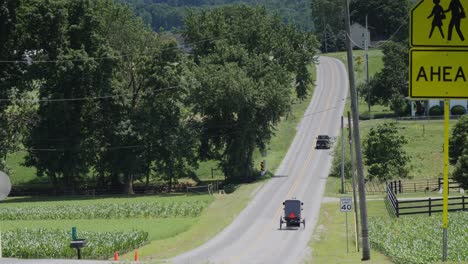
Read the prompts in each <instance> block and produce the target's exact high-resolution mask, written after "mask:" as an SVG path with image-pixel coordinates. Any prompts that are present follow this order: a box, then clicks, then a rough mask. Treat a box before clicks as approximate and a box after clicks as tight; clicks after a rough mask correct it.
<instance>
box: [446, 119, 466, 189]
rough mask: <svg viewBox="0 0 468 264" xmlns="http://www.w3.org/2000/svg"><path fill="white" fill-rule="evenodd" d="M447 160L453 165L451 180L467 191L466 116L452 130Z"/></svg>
mask: <svg viewBox="0 0 468 264" xmlns="http://www.w3.org/2000/svg"><path fill="white" fill-rule="evenodd" d="M449 159H450V162H451V163H452V164H455V170H454V171H453V173H452V178H453V179H454V180H456V181H457V182H459V183H460V185H461V186H462V188H464V189H468V115H464V116H462V117H461V118H460V119H459V120H458V122H457V123H456V124H455V126H454V128H453V129H452V134H451V136H450V138H449Z"/></svg>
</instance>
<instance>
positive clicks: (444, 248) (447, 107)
mask: <svg viewBox="0 0 468 264" xmlns="http://www.w3.org/2000/svg"><path fill="white" fill-rule="evenodd" d="M444 105H445V107H444V117H445V118H444V119H445V121H444V184H443V188H444V190H443V194H444V201H443V206H442V229H443V234H442V261H443V262H445V261H447V229H448V187H449V186H448V173H449V164H448V160H449V153H448V152H449V121H450V113H449V112H450V101H449V99H445V102H444Z"/></svg>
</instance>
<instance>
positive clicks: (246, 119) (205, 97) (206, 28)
mask: <svg viewBox="0 0 468 264" xmlns="http://www.w3.org/2000/svg"><path fill="white" fill-rule="evenodd" d="M185 25H186V27H185V29H184V35H185V36H186V38H187V39H188V41H189V42H191V43H194V45H193V46H192V47H193V56H194V62H195V72H196V73H197V76H199V77H200V79H199V80H200V84H199V86H198V87H197V88H195V93H194V94H192V100H191V105H192V107H193V108H192V109H193V111H194V113H195V114H197V115H199V116H200V120H199V122H200V126H201V127H202V129H203V131H202V139H201V151H200V153H201V155H202V157H211V158H217V159H219V160H220V161H221V165H222V167H223V170H224V173H225V175H227V176H228V178H230V179H232V180H234V181H239V180H241V181H246V180H247V181H248V180H251V177H252V175H253V174H252V172H253V166H252V155H253V151H254V149H255V147H259V148H260V149H264V148H265V146H266V144H267V143H268V141H269V139H270V138H271V136H272V134H273V133H274V127H275V125H276V124H277V122H278V121H279V120H280V118H281V116H283V115H284V114H285V113H286V112H287V111H288V110H289V106H290V104H291V101H292V98H293V90H292V89H291V85H290V84H291V83H292V82H293V81H294V79H292V78H291V76H294V75H295V76H296V82H297V86H296V95H297V97H299V98H304V97H305V96H307V94H308V88H307V87H308V86H309V85H310V84H311V81H312V80H311V79H310V77H308V74H306V73H305V71H307V67H306V66H307V65H308V64H310V63H312V62H313V61H314V55H315V49H316V47H317V44H316V42H315V38H313V36H312V35H310V34H305V33H302V34H301V33H299V32H298V31H296V30H295V29H294V28H293V27H291V26H287V25H282V24H281V23H280V20H279V18H278V17H271V16H269V15H268V14H267V12H266V10H265V9H264V8H251V7H248V6H229V7H222V8H219V9H214V10H211V11H203V12H201V13H195V12H193V13H190V14H189V15H188V17H187V19H186V23H185Z"/></svg>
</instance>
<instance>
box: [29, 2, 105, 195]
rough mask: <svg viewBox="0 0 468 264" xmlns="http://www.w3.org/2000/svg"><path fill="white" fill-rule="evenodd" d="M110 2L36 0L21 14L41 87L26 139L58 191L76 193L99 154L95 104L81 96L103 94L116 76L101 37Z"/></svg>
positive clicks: (32, 72)
mask: <svg viewBox="0 0 468 264" xmlns="http://www.w3.org/2000/svg"><path fill="white" fill-rule="evenodd" d="M105 2H106V1H104V0H103V1H90V0H82V1H72V2H66V3H65V2H60V1H45V2H43V1H31V2H28V4H27V5H25V6H23V9H22V10H23V12H24V13H22V14H21V17H22V19H24V24H23V25H22V26H24V27H25V28H28V29H29V31H27V33H28V34H27V36H28V37H27V40H29V41H28V45H29V46H25V49H26V50H29V51H35V52H34V54H35V55H34V56H33V62H34V61H35V60H38V61H41V60H47V61H55V62H54V63H47V64H45V63H33V64H32V65H31V66H30V67H29V68H28V71H27V75H28V76H29V77H28V80H29V82H30V86H34V84H37V85H38V88H37V89H38V93H39V98H43V99H46V100H41V101H40V103H39V109H38V115H39V118H38V121H37V123H35V124H34V125H33V126H32V127H31V129H30V133H29V134H28V138H26V139H25V142H24V145H25V146H27V147H28V148H29V151H28V155H27V157H26V161H25V163H26V165H28V166H34V167H36V168H37V170H38V174H39V175H47V176H48V177H49V178H50V181H51V182H52V183H53V184H54V187H56V189H63V190H64V191H65V192H66V193H72V192H74V191H76V190H77V189H78V188H79V187H80V184H81V183H82V182H83V181H82V180H81V179H83V178H84V176H85V175H86V174H87V173H88V171H89V167H90V163H91V160H92V158H93V157H94V151H93V145H92V144H90V143H91V141H90V140H89V139H90V138H91V134H92V133H93V131H92V130H90V129H88V128H89V127H88V124H89V121H90V120H92V119H93V116H92V115H89V113H90V112H92V111H91V109H93V107H94V102H90V101H89V100H81V99H78V100H77V98H85V97H89V96H92V95H96V94H100V92H99V90H100V89H101V85H102V84H104V83H106V82H107V83H108V82H110V81H111V77H112V75H111V74H109V73H108V71H107V70H105V69H104V68H102V67H101V66H102V65H106V63H108V62H109V61H110V60H108V61H106V62H103V61H105V60H97V59H95V58H102V57H104V56H106V55H107V51H108V50H107V47H106V45H105V39H103V38H101V36H100V34H99V30H100V29H101V28H102V27H101V22H102V21H101V19H100V16H101V11H102V10H103V9H100V7H101V4H102V3H105Z"/></svg>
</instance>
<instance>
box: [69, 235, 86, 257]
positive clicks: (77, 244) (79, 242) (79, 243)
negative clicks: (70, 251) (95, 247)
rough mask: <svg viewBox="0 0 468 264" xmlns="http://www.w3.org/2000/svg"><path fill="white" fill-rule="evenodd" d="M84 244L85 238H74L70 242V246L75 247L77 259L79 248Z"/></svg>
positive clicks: (79, 255) (79, 254)
mask: <svg viewBox="0 0 468 264" xmlns="http://www.w3.org/2000/svg"><path fill="white" fill-rule="evenodd" d="M85 246H86V239H75V240H72V241H71V242H70V247H71V248H76V251H77V253H78V259H81V248H82V247H85Z"/></svg>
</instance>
